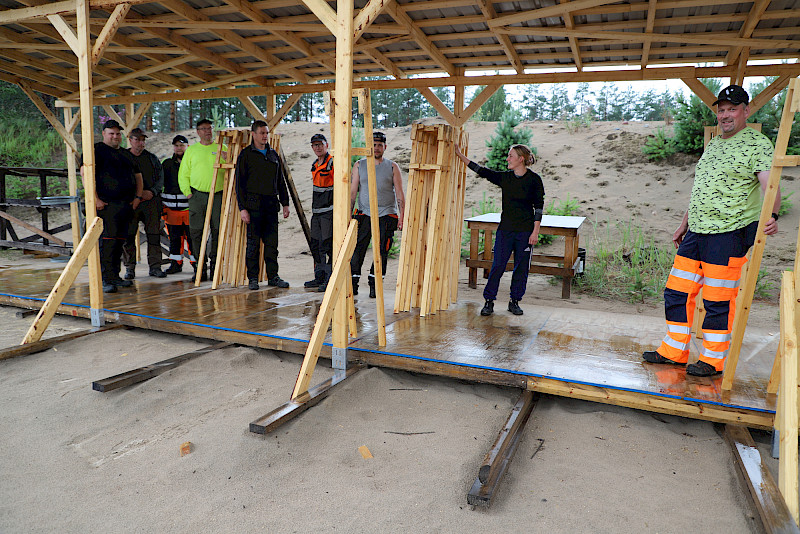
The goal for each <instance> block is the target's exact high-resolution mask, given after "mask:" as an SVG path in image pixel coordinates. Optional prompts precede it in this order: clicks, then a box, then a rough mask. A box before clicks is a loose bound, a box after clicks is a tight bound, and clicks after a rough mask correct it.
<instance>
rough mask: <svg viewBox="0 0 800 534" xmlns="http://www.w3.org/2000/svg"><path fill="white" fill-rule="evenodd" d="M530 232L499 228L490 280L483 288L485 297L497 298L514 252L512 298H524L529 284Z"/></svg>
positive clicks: (496, 235)
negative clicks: (507, 265) (502, 278)
mask: <svg viewBox="0 0 800 534" xmlns="http://www.w3.org/2000/svg"><path fill="white" fill-rule="evenodd" d="M530 236H531V233H530V232H511V231H507V230H498V231H497V232H496V233H495V239H494V259H493V260H492V269H491V271H489V280H488V281H487V282H486V287H485V288H484V289H483V298H484V299H486V300H495V299H496V298H497V289H498V287H499V286H500V278H501V277H502V276H503V273H504V272H506V264H507V263H508V260H509V258H511V253H512V252H513V253H514V272H513V273H512V274H511V300H522V297H523V295H525V286H527V285H528V269H529V267H530V257H531V246H530V245H529V244H528V239H529V238H530Z"/></svg>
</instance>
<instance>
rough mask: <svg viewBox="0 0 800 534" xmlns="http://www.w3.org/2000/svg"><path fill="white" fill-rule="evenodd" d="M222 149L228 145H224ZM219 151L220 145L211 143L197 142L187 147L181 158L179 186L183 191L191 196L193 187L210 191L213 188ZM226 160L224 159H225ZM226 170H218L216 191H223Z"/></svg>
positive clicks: (226, 148)
mask: <svg viewBox="0 0 800 534" xmlns="http://www.w3.org/2000/svg"><path fill="white" fill-rule="evenodd" d="M222 150H228V147H227V146H225V145H222ZM217 151H219V145H218V144H217V143H211V144H210V145H203V144H201V143H195V144H193V145H191V146H189V148H187V149H186V153H184V155H183V159H182V160H181V168H180V170H179V171H178V186H179V187H180V188H181V192H182V193H183V194H184V195H186V196H189V195H191V194H192V190H191V188H195V189H197V190H198V191H203V192H204V193H208V191H209V190H210V189H211V181H212V179H213V177H214V164H215V163H216V162H217ZM223 161H224V160H223ZM224 176H225V171H224V170H223V169H220V170H219V171H218V172H217V187H216V188H215V189H214V191H215V192H216V191H222V186H223V183H222V182H223V181H224Z"/></svg>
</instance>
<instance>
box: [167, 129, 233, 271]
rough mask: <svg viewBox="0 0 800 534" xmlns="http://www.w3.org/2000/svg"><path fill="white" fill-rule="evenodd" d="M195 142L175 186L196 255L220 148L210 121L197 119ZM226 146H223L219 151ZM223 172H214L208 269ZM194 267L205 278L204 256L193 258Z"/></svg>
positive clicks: (214, 256) (213, 254)
mask: <svg viewBox="0 0 800 534" xmlns="http://www.w3.org/2000/svg"><path fill="white" fill-rule="evenodd" d="M197 136H198V137H199V138H200V142H199V143H195V144H193V145H191V146H190V147H189V148H187V149H186V152H185V153H184V154H183V159H182V160H181V167H180V170H179V171H178V186H179V187H180V188H181V192H182V193H183V194H184V195H186V197H187V198H188V199H189V235H190V236H191V239H192V250H193V251H194V252H195V254H198V255H199V254H200V244H201V242H202V240H203V227H204V226H205V223H206V210H207V207H208V195H209V191H210V190H211V183H212V181H213V179H214V163H216V160H217V152H218V151H219V150H220V147H219V145H218V144H217V143H214V142H213V140H214V129H213V127H212V125H211V121H210V120H208V119H201V120H200V121H198V122H197ZM225 149H226V147H225V146H223V147H222V150H225ZM224 175H225V172H224V171H223V170H222V169H220V170H219V171H217V185H216V187H215V188H214V203H213V205H212V209H211V244H210V246H209V247H207V248H206V255H207V256H208V258H209V259H210V261H211V272H212V274H213V272H214V265H215V263H216V260H217V243H218V240H219V216H220V213H221V212H222V186H223V181H224ZM196 259H197V263H195V268H196V269H197V268H199V269H200V273H201V278H200V279H201V280H207V279H208V278H207V274H206V261H205V260H206V259H205V258H199V257H198V258H196Z"/></svg>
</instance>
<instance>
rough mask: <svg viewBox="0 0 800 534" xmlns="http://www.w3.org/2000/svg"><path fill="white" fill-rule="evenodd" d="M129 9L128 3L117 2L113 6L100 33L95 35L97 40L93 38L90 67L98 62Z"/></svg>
mask: <svg viewBox="0 0 800 534" xmlns="http://www.w3.org/2000/svg"><path fill="white" fill-rule="evenodd" d="M130 9H131V5H130V4H117V5H116V6H115V7H114V11H112V13H111V15H110V16H109V17H108V20H107V21H106V23H105V25H104V26H103V29H102V30H101V31H100V34H99V35H98V36H97V40H95V42H94V46H93V47H92V68H94V67H96V66H97V64H98V63H100V58H102V57H103V52H105V50H106V48H107V47H108V45H109V44H110V43H111V40H112V39H113V38H114V35H115V34H116V33H117V29H119V26H120V24H122V21H123V19H124V18H125V15H127V14H128V11H130Z"/></svg>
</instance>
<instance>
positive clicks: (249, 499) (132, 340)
mask: <svg viewBox="0 0 800 534" xmlns="http://www.w3.org/2000/svg"><path fill="white" fill-rule="evenodd" d="M525 126H529V127H531V128H533V129H534V137H533V141H532V144H533V145H535V146H536V147H537V148H538V154H539V161H538V162H537V163H536V165H535V166H534V169H535V170H536V171H537V172H539V173H540V174H541V175H542V177H543V179H544V183H545V189H546V191H547V201H548V202H549V201H550V200H551V199H553V198H557V199H562V200H563V199H566V198H567V197H568V196H569V197H570V198H575V199H577V200H578V201H579V202H580V204H581V206H582V209H583V211H582V213H581V215H585V216H587V217H588V218H589V219H590V220H589V221H587V224H585V225H584V228H583V230H582V237H581V239H582V246H585V247H586V248H587V249H588V251H589V258H590V260H589V261H591V257H592V243H593V234H594V233H595V232H598V233H599V232H605V231H606V228H610V229H611V231H612V232H613V231H614V227H615V223H617V222H623V223H625V222H627V221H629V220H634V221H635V222H636V223H637V224H640V225H642V226H643V227H644V228H645V229H647V231H648V232H650V233H651V234H652V235H654V236H656V237H657V238H658V239H663V240H665V241H667V240H669V238H670V236H671V234H672V232H673V230H674V228H675V227H676V226H677V224H678V222H679V219H680V217H681V216H682V214H683V210H684V209H685V206H686V205H687V203H688V196H689V190H690V188H691V183H692V172H693V163H694V162H693V160H692V158H684V159H682V160H679V161H675V162H672V163H669V164H661V165H654V164H650V163H647V162H645V161H644V160H643V158H642V157H641V156H640V153H639V150H640V149H639V147H640V146H641V142H642V140H643V139H644V136H646V135H647V134H650V133H653V132H654V131H655V129H656V128H658V127H659V126H661V125H659V124H655V123H631V124H623V123H595V124H593V125H592V126H591V127H590V128H589V129H585V130H580V131H577V132H573V133H571V132H570V131H568V129H567V128H566V126H565V125H564V124H560V123H532V124H527V123H526V124H525ZM494 127H495V124H493V123H479V124H474V123H469V125H468V128H469V132H470V150H469V154H470V156H471V157H472V158H473V159H475V160H478V161H480V160H481V159H482V158H483V157H484V149H483V147H484V143H485V140H486V139H487V138H488V137H489V136H490V135H491V134H492V132H493V130H494ZM280 131H281V132H282V133H283V134H284V138H283V141H282V143H283V146H284V151H285V152H286V155H287V158H288V159H289V161H290V165H291V167H292V172H293V176H294V179H295V183H296V185H297V188H298V191H299V193H300V196H301V199H302V201H303V203H304V205H306V206H309V205H310V197H311V184H310V177H309V172H308V171H309V168H310V165H311V162H312V155H311V151H310V148H309V146H308V140H309V139H310V137H311V135H312V134H313V133H316V132H318V131H321V132H323V133H325V134H326V135H327V134H328V127H327V125H321V124H306V123H299V124H298V123H296V124H292V125H281V127H280ZM185 133H186V134H188V136H189V137H190V140H194V139H196V135H194V132H185ZM386 133H387V136H388V144H389V149H388V150H387V157H389V158H392V159H395V160H397V161H398V163H400V165H401V168H403V169H404V171H405V170H406V169H407V165H408V160H409V158H410V141H409V133H410V128H397V129H389V130H386ZM172 136H173V134H155V135H154V136H153V137H152V138H151V139H149V140H148V143H149V148H151V150H153V151H154V152H155V153H156V154H157V155H158V156H159V157H166V156H167V155H168V151H169V150H170V145H169V141H170V140H171V138H172ZM798 175H800V174H798V173H797V172H796V170H791V171H789V172H788V173H785V174H784V177H785V181H784V192H791V191H793V190H795V189H796V185H795V184H796V182H795V180H794V178H795V177H796V176H798ZM405 178H406V175H405V172H404V179H405ZM484 195H485V196H486V198H493V199H494V200H495V202H496V204H497V205H499V200H500V196H499V194H498V192H497V191H496V190H493V189H492V186H491V185H490V184H488V183H487V182H485V181H482V180H479V179H477V178H475V177H474V176H470V177H468V187H467V208H466V213H467V214H469V213H470V210H471V209H472V207H474V206H477V204H478V202H480V201H481V200H483V199H484V198H485V197H484ZM292 211H294V209H293V208H292ZM15 214H17V215H18V216H20V215H22V216H25V214H24V213H21V212H15ZM62 215H65V213H62ZM28 217H31V216H30V215H28ZM31 218H32V219H33V220H35V216H33V217H31ZM799 218H800V214H798V210H796V209H795V210H792V211H791V212H790V213H789V214H788V215H787V216H785V217H784V218H782V219H781V228H782V231H781V233H780V235H778V236H777V237H774V238H770V240H769V242H768V247H767V251H766V253H765V259H764V262H763V264H764V267H765V268H766V269H767V270H768V271H769V273H770V274H769V276H771V277H774V279H775V280H776V281H777V279H778V276H779V272H780V271H781V270H783V269H786V268H788V267H790V266H791V264H792V261H793V259H794V246H795V240H796V236H795V234H794V228H797V226H798V219H799ZM51 220H52V221H53V222H52V224H53V225H55V224H58V215H57V214H53V216H51ZM23 235H24V234H23ZM299 235H300V225H299V222H298V220H297V218H296V217H295V216H294V215H293V216H292V217H290V218H289V219H288V220H287V221H283V222H282V223H281V227H280V236H281V237H280V239H281V245H280V254H281V255H280V264H281V276H282V277H283V278H285V279H286V280H288V281H289V282H290V283H291V284H292V285H293V286H294V287H298V286H299V285H301V284H302V282H303V281H304V280H307V279H309V278H311V276H312V261H311V257H310V255H309V254H308V251H307V250H305V246H304V241H303V240H302V239H297V238H293V236H299ZM61 236H62V237H64V238H66V239H68V240H69V239H70V237H69V235H68V234H66V233H65V234H61ZM397 237H398V238H399V234H398V236H397ZM553 246H554V247H558V246H559V245H558V244H556V245H553ZM561 246H563V245H561ZM11 265H15V266H22V265H24V266H27V267H34V268H38V267H40V268H51V267H53V266H54V265H55V264H54V263H52V262H51V261H49V260H41V259H40V260H36V259H33V258H32V257H31V256H23V255H22V254H20V253H18V252H10V253H9V252H6V253H1V254H0V267H3V266H11ZM396 267H397V261H396V260H390V261H389V273H388V276H387V287H389V288H393V287H394V279H395V275H396ZM137 273H138V275H139V276H140V277H142V276H146V265H143V264H141V263H140V264H139V266H138V268H137ZM175 276H178V277H182V278H183V277H185V278H188V277H189V274H188V272H185V273H184V274H180V275H175ZM85 277H86V271H85V270H84V271H83V272H82V273H81V275H80V278H79V279H80V280H82V279H85ZM171 278H174V277H171ZM459 278H460V283H459V291H460V294H459V298H460V300H472V301H475V302H480V301H481V300H482V299H481V291H482V283H480V282H479V287H478V289H475V290H473V289H469V288H468V287H467V283H466V282H467V271H466V268H465V267H464V266H463V264H462V268H461V272H460V277H459ZM151 280H152V279H151ZM508 282H509V281H508V277H506V278H505V279H504V280H503V282H502V283H501V296H502V292H504V291H506V290H507V287H508V285H507V284H508ZM0 289H2V288H0ZM776 293H777V291H774V292H773V298H771V299H768V300H766V301H758V302H756V303H755V304H754V307H753V312H752V313H751V324H754V325H759V326H765V327H771V326H774V327H775V328H777V322H778V314H777V307H776V300H775V298H774V297H775V294H776ZM560 295H561V290H560V286H556V285H552V284H551V283H550V282H549V281H548V278H547V277H544V276H532V277H531V278H530V281H529V285H528V295H527V296H526V299H525V300H524V301H523V308H524V307H525V306H539V305H544V306H562V307H577V308H582V309H590V310H597V311H598V312H607V311H613V312H626V313H639V314H647V315H654V316H659V315H662V314H663V312H662V310H661V308H660V306H659V305H658V304H637V305H633V304H629V303H625V302H615V301H608V300H603V299H598V298H593V297H590V296H587V295H582V294H580V293H579V292H577V291H573V297H572V298H571V299H570V300H567V301H564V300H561V298H560ZM31 320H32V319H31V318H27V319H18V318H16V317H15V316H14V310H13V309H10V308H0V324H2V325H3V328H2V332H0V347H2V346H10V345H13V344H16V343H18V342H19V340H20V339H21V338H22V336H23V334H24V332H25V330H26V329H27V327H28V326H29V325H30V322H31ZM87 327H88V323H87V322H85V321H82V320H78V319H72V318H66V317H58V318H56V319H55V320H54V322H53V324H52V326H51V327H50V328H49V329H48V331H47V333H46V336H53V335H58V334H62V333H65V332H68V331H74V330H80V329H84V328H87ZM205 344H206V343H204V342H202V341H198V340H194V339H189V338H182V337H180V336H174V335H167V334H158V333H150V332H144V331H137V330H124V331H113V332H108V333H103V334H98V335H95V336H89V337H88V338H83V339H80V340H76V341H72V342H68V343H64V344H61V345H59V346H58V347H57V348H56V349H51V350H49V351H46V352H43V353H40V354H37V355H32V356H27V357H24V358H17V359H14V360H8V361H3V362H0V407H2V410H0V436H2V437H0V450H2V451H3V454H2V456H0V480H2V481H3V483H2V484H0V531H2V532H23V531H42V532H49V531H55V530H59V531H68V532H75V531H84V530H86V529H87V528H97V525H102V524H106V525H108V524H110V525H114V527H116V528H117V529H119V530H121V531H124V532H128V531H131V532H153V531H168V532H172V531H177V532H189V531H197V532H243V531H250V530H253V529H262V530H267V531H270V532H294V531H300V530H311V529H315V530H319V531H326V532H327V531H343V532H371V531H381V532H383V531H386V532H399V531H405V532H409V531H411V532H459V531H464V530H467V529H470V530H472V529H475V528H476V527H477V528H478V529H482V530H485V531H489V532H499V531H501V530H519V529H520V526H519V525H526V527H524V528H526V529H530V530H533V531H534V532H575V531H591V532H632V531H644V532H697V531H702V530H706V529H711V528H713V529H715V530H723V531H727V532H731V533H734V532H749V531H753V530H754V529H755V530H757V528H758V527H757V523H758V521H757V520H756V519H754V516H753V511H752V510H751V507H750V505H749V504H748V502H747V499H746V498H745V496H744V494H743V493H742V491H741V490H740V487H739V484H738V481H737V480H736V477H735V471H734V469H735V468H734V466H733V464H732V459H731V456H730V453H729V451H728V447H727V445H726V444H725V443H724V441H723V439H722V438H721V436H720V435H719V433H718V429H717V428H716V427H715V426H714V425H712V424H710V423H706V422H699V421H692V420H686V419H681V418H677V417H669V416H656V415H651V414H648V413H644V412H637V411H633V410H627V409H623V408H616V407H611V406H605V405H599V404H594V403H587V402H580V401H573V400H569V399H559V398H551V397H544V398H542V400H541V401H540V402H539V405H538V406H537V408H536V410H535V411H534V414H533V416H532V420H531V421H530V422H529V424H528V426H527V429H526V431H525V435H524V438H523V440H522V442H521V445H520V449H519V451H518V452H517V455H516V458H515V460H514V462H513V464H512V466H511V470H510V472H509V474H508V475H507V477H506V478H505V479H504V481H503V483H502V489H501V490H500V492H499V494H498V496H497V499H496V502H495V504H494V505H493V506H492V508H491V509H489V510H488V511H487V510H482V509H474V510H473V509H471V507H470V506H468V505H467V504H466V493H467V491H468V490H469V488H470V486H471V484H472V482H473V480H474V478H475V476H476V474H477V468H478V466H479V465H480V462H481V460H482V458H483V455H484V454H485V453H486V451H487V450H488V449H489V448H490V447H491V445H492V443H493V441H494V439H495V437H496V435H497V432H498V431H499V429H500V428H501V427H502V425H503V422H504V421H505V419H506V417H507V416H508V414H509V411H510V409H511V407H512V406H513V404H514V403H515V401H516V397H517V395H518V392H516V391H514V390H511V389H507V388H498V387H491V386H483V385H472V384H466V383H462V382H458V381H452V380H444V379H436V378H430V377H425V376H414V375H411V374H408V373H402V372H395V371H388V370H381V369H370V370H367V371H363V372H361V373H360V374H359V375H357V376H356V377H355V378H354V379H353V380H351V381H349V382H348V383H347V384H345V385H344V386H343V387H342V388H341V389H340V390H337V391H336V392H335V393H334V394H333V395H332V396H331V397H330V398H328V399H327V400H325V401H324V402H323V403H322V404H320V405H319V406H317V407H315V408H313V409H312V410H310V411H309V412H307V413H306V414H304V415H303V416H301V417H300V418H299V419H297V420H295V421H294V422H292V423H290V424H288V425H286V426H284V427H283V428H281V429H280V430H279V431H278V432H277V433H275V434H273V435H270V436H267V437H260V436H256V435H254V434H251V433H250V432H249V431H248V428H247V425H248V423H249V422H250V421H252V420H254V419H256V418H257V417H259V416H261V415H263V414H265V413H266V412H268V411H269V410H271V409H272V408H274V407H276V406H277V405H278V404H280V403H281V402H283V401H284V400H285V399H287V398H288V396H289V394H290V393H291V387H292V385H293V382H294V379H295V377H296V374H297V371H298V369H299V366H300V361H301V360H300V357H299V356H295V355H290V354H285V353H277V352H271V351H263V350H256V349H250V348H244V347H234V348H229V349H225V350H221V351H217V352H215V353H213V354H210V355H206V356H204V357H201V358H198V359H196V360H193V361H191V362H189V363H187V364H185V365H183V366H181V367H179V368H178V369H176V370H173V371H171V372H168V373H165V374H163V375H161V376H159V377H157V378H155V379H152V380H150V381H148V382H145V383H143V384H140V385H137V386H133V387H130V388H126V389H122V390H119V391H115V392H112V393H107V394H101V393H97V392H94V391H92V390H91V386H90V384H91V381H92V380H97V379H99V378H104V377H107V376H111V375H114V374H117V373H120V372H123V371H127V370H130V369H133V368H135V367H139V366H141V365H144V364H147V363H153V362H155V361H159V360H162V359H165V358H168V357H170V356H174V355H178V354H183V353H186V352H190V351H192V350H195V349H196V348H199V347H201V346H205ZM329 373H330V370H328V369H326V368H324V365H323V366H321V368H320V369H319V370H318V372H317V373H316V374H315V380H314V381H315V382H316V381H317V380H322V379H323V378H325V377H326V376H329ZM397 432H406V433H409V432H410V433H414V434H413V435H401V434H397ZM758 438H759V439H761V440H762V441H764V440H765V439H766V436H758ZM185 441H191V442H192V443H193V444H194V450H193V452H192V453H191V454H190V455H188V456H185V457H180V456H179V454H178V450H179V446H180V444H181V443H183V442H185ZM361 445H366V446H367V447H368V448H369V449H370V451H371V452H372V454H373V455H374V458H372V459H369V460H365V459H363V458H362V457H361V455H360V454H359V452H358V447H359V446H361Z"/></svg>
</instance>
